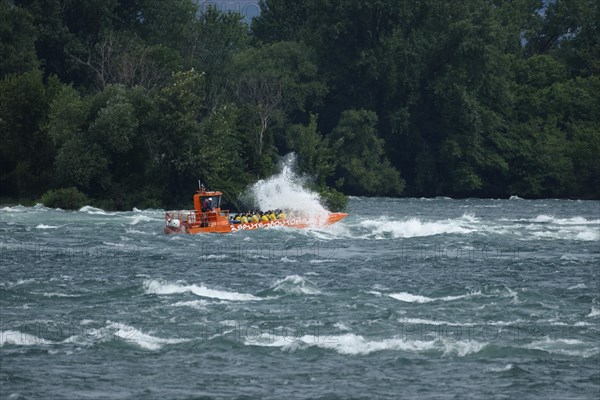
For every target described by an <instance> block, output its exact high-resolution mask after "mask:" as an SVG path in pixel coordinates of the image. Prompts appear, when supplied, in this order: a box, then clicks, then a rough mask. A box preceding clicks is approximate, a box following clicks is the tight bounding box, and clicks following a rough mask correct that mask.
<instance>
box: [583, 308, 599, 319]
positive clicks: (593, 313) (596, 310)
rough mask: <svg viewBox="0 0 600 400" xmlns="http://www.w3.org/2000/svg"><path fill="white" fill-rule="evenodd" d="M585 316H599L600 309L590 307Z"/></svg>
mask: <svg viewBox="0 0 600 400" xmlns="http://www.w3.org/2000/svg"><path fill="white" fill-rule="evenodd" d="M586 317H588V318H594V317H600V309H597V308H595V307H592V310H591V311H590V313H589V314H588V315H586Z"/></svg>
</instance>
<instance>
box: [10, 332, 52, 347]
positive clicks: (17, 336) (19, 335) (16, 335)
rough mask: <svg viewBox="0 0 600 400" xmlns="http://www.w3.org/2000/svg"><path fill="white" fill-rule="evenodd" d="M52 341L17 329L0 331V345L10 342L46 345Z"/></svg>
mask: <svg viewBox="0 0 600 400" xmlns="http://www.w3.org/2000/svg"><path fill="white" fill-rule="evenodd" d="M52 343H53V342H51V341H48V340H45V339H42V338H39V337H37V336H34V335H30V334H28V333H23V332H19V331H12V330H7V331H0V347H1V346H4V345H5V344H12V345H16V346H35V345H40V344H42V345H48V344H52Z"/></svg>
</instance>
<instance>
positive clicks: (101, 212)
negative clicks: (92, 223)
mask: <svg viewBox="0 0 600 400" xmlns="http://www.w3.org/2000/svg"><path fill="white" fill-rule="evenodd" d="M79 212H85V213H88V214H92V215H114V213H109V212H106V211H104V210H103V209H101V208H96V207H92V206H83V207H81V208H80V209H79Z"/></svg>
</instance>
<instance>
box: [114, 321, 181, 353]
mask: <svg viewBox="0 0 600 400" xmlns="http://www.w3.org/2000/svg"><path fill="white" fill-rule="evenodd" d="M107 328H108V329H110V330H112V331H113V335H114V336H116V337H118V338H120V339H122V340H123V341H125V342H128V343H132V344H135V345H137V346H139V347H141V348H142V349H145V350H153V351H154V350H160V349H161V348H162V347H163V346H164V345H166V344H178V343H186V342H189V341H190V340H189V339H169V338H166V339H165V338H160V337H156V336H152V335H149V334H147V333H143V332H142V331H140V330H139V329H136V328H134V327H132V326H130V325H126V324H119V323H115V322H110V321H108V325H107Z"/></svg>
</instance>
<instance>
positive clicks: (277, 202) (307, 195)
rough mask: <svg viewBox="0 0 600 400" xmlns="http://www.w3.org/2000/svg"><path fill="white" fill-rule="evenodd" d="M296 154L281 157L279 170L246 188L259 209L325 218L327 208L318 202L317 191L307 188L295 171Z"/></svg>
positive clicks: (319, 200) (304, 181)
mask: <svg viewBox="0 0 600 400" xmlns="http://www.w3.org/2000/svg"><path fill="white" fill-rule="evenodd" d="M295 165H296V156H295V155H294V154H293V153H290V154H288V155H287V156H285V157H284V159H283V161H282V162H281V164H280V169H281V171H280V172H279V173H278V174H275V175H273V176H271V177H270V178H267V179H261V180H260V181H258V182H256V183H255V184H254V185H252V187H251V188H250V189H249V191H247V194H249V195H250V196H251V197H252V199H253V200H254V201H255V202H256V204H257V206H258V208H260V209H261V210H274V209H282V210H294V211H295V212H297V213H298V214H301V215H305V216H309V217H312V218H315V219H320V218H326V216H327V214H328V213H329V211H327V209H325V207H323V205H321V198H320V196H319V194H318V193H316V192H313V191H311V190H309V189H308V188H307V187H306V186H307V181H306V179H305V178H303V177H301V176H299V175H298V174H296V173H295Z"/></svg>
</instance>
